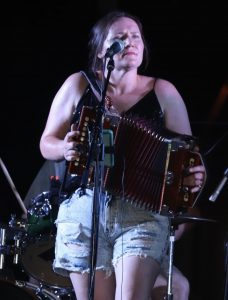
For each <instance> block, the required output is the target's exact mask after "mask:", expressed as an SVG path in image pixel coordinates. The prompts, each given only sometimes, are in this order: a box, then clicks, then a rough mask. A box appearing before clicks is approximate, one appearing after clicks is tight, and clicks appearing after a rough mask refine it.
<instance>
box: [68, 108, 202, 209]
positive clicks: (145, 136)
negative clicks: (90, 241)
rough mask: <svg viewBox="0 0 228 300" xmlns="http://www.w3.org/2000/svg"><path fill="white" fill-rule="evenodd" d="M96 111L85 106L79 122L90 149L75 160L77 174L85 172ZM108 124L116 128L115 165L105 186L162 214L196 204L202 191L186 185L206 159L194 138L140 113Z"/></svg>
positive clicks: (108, 169) (73, 170)
mask: <svg viewBox="0 0 228 300" xmlns="http://www.w3.org/2000/svg"><path fill="white" fill-rule="evenodd" d="M92 111H93V110H92V109H91V107H83V111H82V114H81V118H80V121H79V125H78V129H79V132H80V135H81V137H80V136H79V140H78V142H79V143H81V144H84V150H85V151H84V153H83V152H82V154H81V155H80V158H79V159H78V161H76V162H71V167H70V168H69V172H70V173H72V174H75V175H82V173H83V170H84V169H85V167H86V164H85V162H86V158H87V157H88V149H89V145H88V139H87V137H88V136H87V135H88V131H89V129H88V126H90V125H91V124H93V123H94V122H95V116H94V114H95V113H91V112H92ZM104 126H105V127H106V128H110V129H112V130H113V132H114V165H113V166H112V167H106V170H105V175H104V180H103V181H104V188H105V190H107V191H108V192H109V193H111V194H112V195H116V196H119V197H121V198H122V199H123V200H125V201H128V202H130V203H131V204H132V205H135V206H137V207H141V208H144V209H146V210H149V211H153V212H157V213H164V214H166V213H177V212H180V211H181V210H185V209H188V208H191V207H193V206H194V205H195V204H196V201H197V199H198V197H199V194H200V192H198V193H191V192H190V189H191V187H190V186H188V185H187V184H185V181H186V174H187V170H188V168H189V167H192V166H195V165H202V164H203V160H202V157H201V155H200V153H199V152H196V151H194V150H193V149H194V146H195V143H196V141H195V138H194V137H192V136H189V135H180V134H177V133H174V132H171V131H169V130H166V129H162V130H161V129H159V130H157V129H156V128H153V126H152V124H151V123H150V122H149V121H147V120H144V119H143V120H141V119H139V118H136V117H135V118H128V117H121V118H118V122H116V121H115V122H113V121H112V120H111V119H109V118H107V119H105V121H104ZM85 141H86V142H85ZM90 174H93V167H92V166H91V168H90ZM201 191H202V189H201Z"/></svg>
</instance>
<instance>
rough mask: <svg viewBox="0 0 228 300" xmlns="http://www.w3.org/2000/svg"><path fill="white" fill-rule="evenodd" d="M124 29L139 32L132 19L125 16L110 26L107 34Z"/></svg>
mask: <svg viewBox="0 0 228 300" xmlns="http://www.w3.org/2000/svg"><path fill="white" fill-rule="evenodd" d="M126 31H130V32H140V30H139V27H138V25H137V23H136V22H135V21H134V20H132V19H130V18H127V17H121V18H119V19H118V20H116V21H115V22H114V23H113V24H112V25H111V26H110V28H109V33H108V35H113V34H121V33H124V32H126Z"/></svg>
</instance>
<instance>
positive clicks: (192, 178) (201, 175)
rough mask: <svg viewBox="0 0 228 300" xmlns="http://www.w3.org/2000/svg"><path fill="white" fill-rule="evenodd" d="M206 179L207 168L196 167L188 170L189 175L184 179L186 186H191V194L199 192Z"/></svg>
mask: <svg viewBox="0 0 228 300" xmlns="http://www.w3.org/2000/svg"><path fill="white" fill-rule="evenodd" d="M205 179H206V170H205V167H204V166H202V165H200V166H195V167H190V168H189V169H188V175H187V176H186V177H185V178H184V185H187V186H190V187H192V188H191V193H196V192H199V191H200V190H201V188H202V186H203V184H204V182H205Z"/></svg>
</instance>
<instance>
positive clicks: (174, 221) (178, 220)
mask: <svg viewBox="0 0 228 300" xmlns="http://www.w3.org/2000/svg"><path fill="white" fill-rule="evenodd" d="M170 219H171V223H172V224H173V225H178V224H182V223H188V222H190V223H196V222H211V223H216V222H218V221H217V220H214V219H208V218H202V217H193V216H189V215H186V216H184V215H179V216H178V215H177V216H171V217H170Z"/></svg>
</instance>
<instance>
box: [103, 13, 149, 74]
mask: <svg viewBox="0 0 228 300" xmlns="http://www.w3.org/2000/svg"><path fill="white" fill-rule="evenodd" d="M115 39H121V40H123V41H124V44H125V48H124V50H123V51H122V52H119V53H117V54H115V55H114V56H113V59H114V62H115V68H116V69H121V68H127V69H131V68H138V67H139V66H140V65H141V63H142V60H143V51H144V44H143V40H142V36H141V33H140V30H139V27H138V25H137V23H136V22H135V21H134V20H132V19H130V18H127V17H122V18H120V19H118V20H117V21H116V22H114V23H113V24H112V25H111V27H110V29H109V32H108V35H107V37H106V39H105V41H104V45H103V50H102V54H101V57H103V56H104V55H105V53H106V51H107V49H108V48H109V47H110V46H111V45H112V44H113V42H114V40H115Z"/></svg>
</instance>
